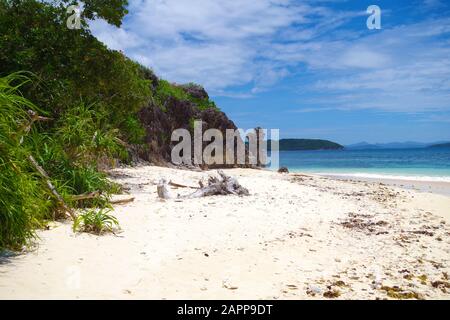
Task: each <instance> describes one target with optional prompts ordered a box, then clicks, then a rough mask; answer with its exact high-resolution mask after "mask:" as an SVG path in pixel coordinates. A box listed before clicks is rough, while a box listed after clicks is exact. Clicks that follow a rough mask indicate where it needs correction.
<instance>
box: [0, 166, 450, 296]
mask: <svg viewBox="0 0 450 320" xmlns="http://www.w3.org/2000/svg"><path fill="white" fill-rule="evenodd" d="M225 172H226V173H227V174H229V175H232V176H234V177H236V178H237V179H238V180H239V182H240V183H241V184H242V185H243V186H245V187H247V188H248V189H249V191H250V194H251V195H250V196H247V197H239V196H234V195H230V196H214V197H205V198H200V199H188V200H182V201H178V200H167V201H162V200H159V199H158V198H157V194H156V183H157V181H158V180H159V179H160V178H162V177H164V178H166V179H168V180H172V181H173V182H176V183H181V184H186V185H192V186H196V185H197V182H198V180H199V179H206V178H207V177H208V175H210V174H215V171H208V172H194V171H185V170H176V169H169V168H161V167H153V166H141V167H137V168H126V169H116V170H114V171H113V174H114V176H115V178H114V179H115V180H116V181H117V182H120V183H123V184H125V186H126V187H128V188H129V192H130V193H131V194H132V195H133V196H135V201H134V202H131V203H128V204H125V205H117V206H116V207H115V212H114V213H113V214H114V215H115V216H116V217H117V218H118V219H119V221H120V225H121V229H122V230H121V232H119V233H117V235H103V236H95V235H91V234H85V233H83V234H79V233H78V234H75V233H73V232H72V230H71V224H70V223H69V222H67V223H56V224H53V225H52V226H51V229H50V230H47V231H40V232H39V233H38V234H39V237H40V239H39V240H37V245H36V248H35V249H34V250H33V251H31V252H26V253H24V254H21V255H18V256H10V257H8V256H4V257H3V258H1V259H0V298H1V299H18V298H31V299H45V298H50V299H59V298H63V299H66V298H84V299H104V298H106V299H108V298H116V299H136V298H138V299H180V298H182V299H299V298H301V299H333V298H337V299H376V298H379V299H384V298H396V297H397V298H398V297H403V298H424V299H449V298H450V288H448V287H447V286H449V279H448V277H449V276H450V267H449V258H450V245H449V244H450V227H449V224H450V197H448V196H444V195H436V194H431V193H423V192H417V191H414V190H406V189H399V188H396V187H391V186H385V185H382V184H379V183H374V182H354V181H340V180H333V179H330V178H324V177H317V176H309V175H301V174H289V175H287V174H278V173H274V172H268V171H264V170H250V169H231V170H225ZM192 191H193V189H192V190H190V189H186V188H179V189H175V188H172V190H171V192H172V193H173V194H177V193H183V194H185V193H189V192H192ZM446 287H447V288H446Z"/></svg>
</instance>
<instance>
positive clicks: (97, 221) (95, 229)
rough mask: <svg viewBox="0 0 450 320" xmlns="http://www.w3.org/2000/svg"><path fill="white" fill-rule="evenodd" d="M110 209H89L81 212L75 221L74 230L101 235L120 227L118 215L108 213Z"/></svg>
mask: <svg viewBox="0 0 450 320" xmlns="http://www.w3.org/2000/svg"><path fill="white" fill-rule="evenodd" d="M109 212H110V210H107V209H100V210H88V211H86V212H84V213H81V214H80V215H79V216H78V217H77V219H76V220H75V221H74V223H73V231H74V232H76V231H79V232H88V233H94V234H97V235H100V234H102V233H105V232H113V233H114V229H115V228H118V227H119V222H118V221H117V219H116V217H114V216H112V215H110V214H108V213H109Z"/></svg>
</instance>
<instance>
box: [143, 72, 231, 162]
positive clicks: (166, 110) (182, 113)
mask: <svg viewBox="0 0 450 320" xmlns="http://www.w3.org/2000/svg"><path fill="white" fill-rule="evenodd" d="M157 81H158V80H156V81H155V80H154V79H152V83H153V84H154V85H155V87H157V86H158V84H157ZM171 86H172V89H173V90H178V91H175V93H174V94H172V95H168V96H163V97H162V95H161V94H160V95H159V97H158V96H157V98H156V99H153V100H152V101H151V102H150V103H149V104H148V105H147V106H145V107H144V108H142V110H141V111H140V112H139V113H138V118H139V120H140V122H141V124H142V125H143V127H144V129H145V131H146V137H145V143H146V147H145V148H140V149H139V151H138V154H139V157H140V158H142V159H144V160H147V161H150V162H152V163H155V164H159V165H164V164H167V163H170V160H171V159H170V158H171V150H172V148H173V146H174V145H175V144H176V143H177V142H175V143H172V142H171V135H172V132H173V131H174V130H175V129H179V128H184V129H187V130H188V131H189V132H190V133H191V135H192V137H193V131H194V126H193V123H194V121H198V120H201V121H202V122H203V132H204V131H205V130H207V129H210V128H214V129H218V130H220V131H221V132H222V134H223V136H224V138H225V131H226V129H233V130H236V129H237V127H236V125H235V124H234V122H233V121H231V120H230V119H229V118H228V117H227V115H226V114H225V113H223V112H222V111H220V110H219V109H218V108H217V107H216V106H215V104H214V103H213V102H211V101H210V99H209V96H208V93H207V92H206V91H205V89H204V88H202V87H201V86H198V85H194V84H187V85H174V84H171ZM179 90H182V92H180V91H179ZM156 92H157V89H156ZM157 94H158V93H156V95H157ZM180 96H181V98H180ZM207 144H208V143H204V145H203V147H205V146H206V145H207ZM224 150H225V144H224ZM192 154H193V153H192ZM201 167H202V168H206V167H207V166H206V165H202V166H201ZM218 167H227V165H210V166H209V168H218Z"/></svg>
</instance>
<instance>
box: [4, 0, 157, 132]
mask: <svg viewBox="0 0 450 320" xmlns="http://www.w3.org/2000/svg"><path fill="white" fill-rule="evenodd" d="M108 2H109V3H113V4H114V5H113V7H111V8H106V7H107V6H106V7H105V8H106V9H105V10H107V11H108V10H110V9H112V8H114V7H117V6H118V5H119V4H120V3H126V1H122V0H107V1H99V0H95V1H88V3H89V4H90V5H91V8H100V5H101V4H102V3H103V5H105V4H107V3H108ZM88 3H86V2H85V4H86V5H88ZM65 10H66V9H65V7H60V6H54V5H51V4H49V3H41V2H39V1H36V0H11V1H6V2H5V1H1V2H0V66H1V69H0V73H3V74H9V73H11V72H15V71H18V70H29V71H31V72H33V73H34V74H35V75H36V79H37V81H33V83H30V84H29V85H27V86H25V87H24V88H22V92H23V94H24V96H26V97H27V98H28V99H30V100H31V101H33V102H34V103H35V104H37V105H39V106H41V107H43V108H45V109H44V111H46V112H47V113H48V114H50V115H53V116H58V115H60V114H61V113H64V112H65V111H66V110H67V108H70V107H71V106H74V105H76V104H77V103H78V102H79V101H80V98H82V99H83V101H85V102H86V103H97V104H96V106H99V107H101V106H107V107H108V111H109V114H110V116H111V119H110V122H111V123H112V124H115V125H116V127H118V126H120V124H121V123H122V121H123V119H124V118H125V117H124V116H125V115H126V114H129V113H133V112H137V111H138V110H139V109H140V108H141V107H142V106H143V105H144V104H146V103H147V102H148V101H149V99H150V97H151V90H150V81H149V80H147V79H145V78H143V76H142V68H141V66H140V65H139V64H137V63H135V62H133V61H131V60H130V59H128V58H127V57H125V56H124V55H123V54H122V53H121V52H117V51H112V50H108V49H107V48H106V47H105V46H104V45H103V44H102V43H101V42H99V41H98V40H97V39H96V38H95V37H94V36H92V34H91V33H90V31H89V29H88V28H87V25H86V24H83V25H82V28H81V29H80V30H70V29H68V28H67V27H66V25H65V23H66V19H67V13H66V11H65ZM84 12H89V10H87V11H86V10H85V11H84ZM92 12H94V11H92ZM111 14H112V13H111ZM99 16H100V15H99ZM113 20H114V19H113Z"/></svg>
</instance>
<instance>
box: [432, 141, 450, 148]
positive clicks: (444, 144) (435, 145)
mask: <svg viewBox="0 0 450 320" xmlns="http://www.w3.org/2000/svg"><path fill="white" fill-rule="evenodd" d="M428 148H450V142H446V143H438V144H432V145H431V146H429V147H428Z"/></svg>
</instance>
